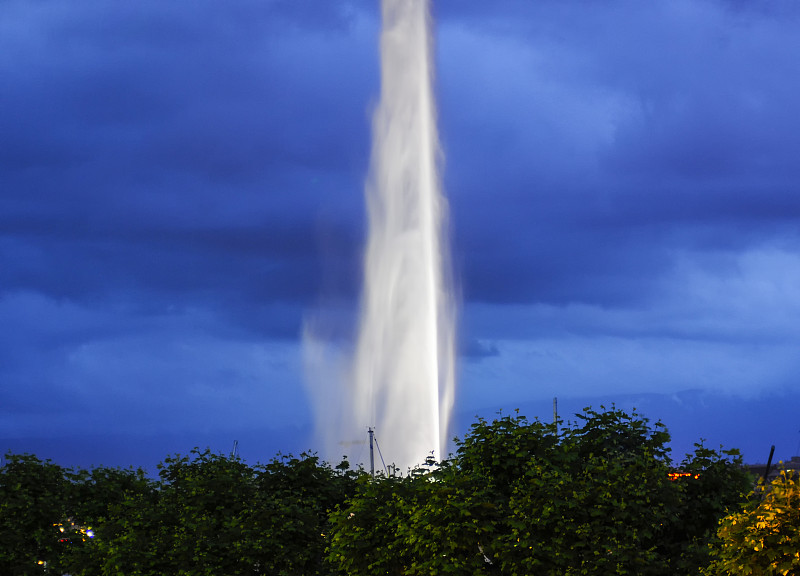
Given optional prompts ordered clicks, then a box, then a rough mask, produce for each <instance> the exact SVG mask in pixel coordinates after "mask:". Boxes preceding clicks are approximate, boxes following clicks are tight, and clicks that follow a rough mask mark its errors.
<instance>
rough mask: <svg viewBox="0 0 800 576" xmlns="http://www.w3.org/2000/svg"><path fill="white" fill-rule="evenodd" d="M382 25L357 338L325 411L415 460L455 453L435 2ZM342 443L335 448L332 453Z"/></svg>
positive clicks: (326, 427) (335, 426)
mask: <svg viewBox="0 0 800 576" xmlns="http://www.w3.org/2000/svg"><path fill="white" fill-rule="evenodd" d="M382 25H383V28H382V33H381V96H380V102H379V104H378V107H377V109H376V110H375V113H374V117H373V125H372V136H373V145H372V156H371V164H370V172H369V176H368V179H367V184H366V187H365V193H366V200H367V208H368V215H369V234H368V243H367V249H366V255H365V261H364V285H363V292H362V296H361V317H360V324H359V333H358V340H357V342H356V346H355V351H354V353H353V357H352V365H351V366H350V368H349V369H348V370H347V371H346V375H345V376H344V377H343V379H344V380H345V382H344V383H343V385H342V390H341V391H340V392H341V394H335V393H330V392H331V391H330V390H329V391H328V392H329V394H323V395H322V396H321V398H322V400H321V401H320V400H319V399H318V406H317V414H318V416H319V415H322V418H318V422H319V421H320V420H323V421H324V422H325V423H323V424H322V428H323V430H321V435H322V436H325V437H326V438H328V439H329V440H336V439H339V441H345V442H347V441H349V442H353V441H358V439H360V438H363V437H364V436H365V435H366V431H367V429H368V427H373V428H374V429H375V431H376V434H377V435H378V437H379V438H380V442H381V449H382V452H383V455H384V457H385V458H386V460H387V462H393V463H394V464H396V465H397V466H398V467H399V468H400V470H405V469H407V468H409V467H412V466H414V465H417V464H421V463H422V462H423V461H424V460H425V459H426V457H427V456H430V455H431V454H433V455H434V456H435V458H437V459H440V458H441V457H442V456H446V455H447V454H446V452H445V451H446V446H447V440H448V427H449V423H450V414H451V411H452V405H453V396H454V380H455V346H454V332H455V329H454V323H455V306H454V300H453V296H452V291H451V288H450V283H449V280H450V275H449V249H448V245H447V238H446V234H445V233H444V229H445V223H446V212H447V205H446V201H445V199H444V197H443V195H442V192H441V186H440V177H439V171H438V165H439V161H440V156H441V151H440V148H439V141H438V135H437V131H436V113H435V104H434V97H433V87H432V83H433V66H432V54H431V52H432V50H431V48H432V37H431V31H430V29H431V19H430V13H429V7H428V1H427V0H382ZM336 400H339V401H340V402H341V404H340V406H339V417H338V418H336V417H333V415H332V414H331V410H336V408H334V406H335V401H336ZM337 448H338V449H337ZM342 453H343V451H342V449H341V444H339V446H336V445H335V444H331V443H329V445H328V447H327V448H326V457H328V458H329V459H331V458H338V457H340V456H341V454H342Z"/></svg>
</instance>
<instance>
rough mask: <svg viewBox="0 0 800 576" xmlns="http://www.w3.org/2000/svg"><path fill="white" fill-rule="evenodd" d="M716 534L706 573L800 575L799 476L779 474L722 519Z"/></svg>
mask: <svg viewBox="0 0 800 576" xmlns="http://www.w3.org/2000/svg"><path fill="white" fill-rule="evenodd" d="M762 488H763V487H762ZM717 535H718V537H719V541H718V542H716V543H715V544H714V546H713V549H712V556H713V561H712V563H711V566H710V567H709V570H708V571H707V572H706V573H707V574H720V575H721V574H742V575H752V576H762V575H764V576H766V575H773V574H781V575H787V574H791V575H795V574H800V475H798V474H797V473H795V472H793V471H786V470H783V471H781V474H780V476H778V477H777V478H776V479H775V480H774V481H773V482H772V484H770V485H769V486H768V487H767V488H766V490H763V491H762V490H760V491H759V492H754V493H752V494H751V498H750V501H749V502H748V504H747V506H746V507H745V509H744V510H743V511H741V512H736V513H732V514H729V515H728V516H726V517H725V518H723V519H722V521H721V522H720V525H719V530H718V532H717Z"/></svg>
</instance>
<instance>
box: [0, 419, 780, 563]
mask: <svg viewBox="0 0 800 576" xmlns="http://www.w3.org/2000/svg"><path fill="white" fill-rule="evenodd" d="M576 416H577V419H576V421H575V422H573V423H571V424H568V425H563V424H562V425H561V426H560V427H556V426H555V425H553V424H543V423H541V422H539V421H529V420H527V419H526V418H524V417H522V416H518V415H514V416H501V417H498V418H497V419H495V420H494V421H492V422H488V421H486V420H483V419H478V420H477V421H476V422H475V423H474V424H473V425H472V426H471V428H470V430H469V432H468V433H467V435H466V437H465V438H464V439H463V440H457V441H456V446H457V450H456V453H455V454H454V455H452V456H451V457H450V458H448V459H447V460H445V461H443V462H439V463H430V465H427V466H422V467H420V468H418V469H415V470H412V471H410V473H408V474H404V475H378V476H377V477H375V478H372V477H370V475H369V474H367V473H366V472H365V471H364V470H361V469H358V470H353V469H351V468H350V466H349V464H348V463H347V461H346V460H344V461H342V462H341V463H340V464H339V465H337V466H335V467H333V466H331V465H329V464H327V463H324V462H321V461H320V460H319V459H318V458H317V457H316V456H315V455H313V454H302V455H301V456H300V457H292V456H279V457H277V458H275V459H273V460H272V461H271V462H269V463H268V464H258V465H255V466H251V465H248V464H246V463H245V462H243V461H242V460H240V459H238V458H235V457H229V456H225V455H217V454H212V453H211V452H209V451H201V450H197V449H195V450H193V451H192V452H191V453H190V455H189V456H180V455H178V456H172V457H168V458H166V459H165V460H164V461H163V463H162V464H160V465H159V474H158V478H151V477H149V476H147V474H145V472H144V471H143V470H134V469H118V468H104V467H99V468H94V469H91V470H83V469H68V468H62V467H60V466H58V465H57V464H55V463H53V462H50V461H42V460H39V459H38V458H36V457H35V456H33V455H26V454H25V455H15V454H8V455H6V463H5V466H3V467H2V468H0V574H3V575H8V576H15V575H27V574H45V573H49V574H72V575H73V576H94V575H97V576H101V575H102V576H111V575H114V576H117V575H125V576H144V575H148V576H150V575H159V576H162V575H215V576H220V575H225V576H233V575H239V574H242V575H245V574H247V575H250V574H269V575H285V576H290V575H291V576H296V575H307V576H311V575H327V574H341V575H348V576H358V575H378V574H380V575H384V574H393V575H395V574H396V575H400V574H418V575H423V574H425V575H427V574H464V575H476V574H506V575H520V576H522V575H530V574H537V575H559V576H561V575H565V574H598V575H599V574H637V575H650V574H652V575H670V576H672V575H680V574H697V573H698V571H699V570H700V569H701V568H702V569H704V570H711V569H712V568H713V566H714V565H715V564H713V562H712V560H713V559H714V558H713V554H714V552H713V551H714V548H713V547H711V546H710V544H714V545H715V546H716V547H717V548H720V545H719V542H718V541H717V540H716V536H715V534H716V533H717V528H718V525H719V522H720V520H721V519H722V518H723V517H725V516H726V515H728V514H732V513H737V512H741V511H742V510H747V508H743V507H744V506H750V509H753V508H754V505H752V504H747V502H748V498H747V494H748V493H750V492H751V489H752V478H751V477H750V475H749V474H748V473H747V472H746V471H745V470H744V469H743V468H742V465H741V464H742V463H741V458H740V456H739V455H738V453H737V452H736V451H735V450H730V451H724V450H721V449H720V450H713V449H709V448H707V447H704V446H702V445H700V444H698V445H696V449H695V451H694V452H693V453H692V454H688V455H686V457H685V458H684V459H683V460H682V461H680V462H673V461H672V460H671V458H670V455H669V449H668V448H667V443H668V441H669V435H668V433H667V431H666V429H665V428H664V427H663V426H662V425H661V424H660V423H656V424H654V425H651V424H650V423H649V421H648V420H647V419H646V418H643V417H641V416H639V415H638V414H636V413H635V412H633V413H626V412H624V411H621V410H616V409H611V410H605V409H603V410H602V411H599V412H598V411H593V410H591V409H586V410H585V411H584V412H582V413H581V414H578V415H576ZM750 500H751V501H752V500H753V497H752V494H751V496H750ZM731 565H733V564H731V563H729V564H726V565H725V566H726V568H725V569H727V568H729V567H730V566H731ZM709 566H711V568H709ZM716 566H717V567H718V568H719V570H720V571H719V572H718V573H728V572H724V571H722V570H723V568H722V567H723V563H722V562H721V561H717V564H716ZM708 573H711V572H708ZM754 573H756V572H754ZM764 573H768V572H764ZM770 573H771V572H770Z"/></svg>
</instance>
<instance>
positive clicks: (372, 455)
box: [368, 426, 375, 478]
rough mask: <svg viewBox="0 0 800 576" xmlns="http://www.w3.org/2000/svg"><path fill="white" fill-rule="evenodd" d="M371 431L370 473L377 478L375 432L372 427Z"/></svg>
mask: <svg viewBox="0 0 800 576" xmlns="http://www.w3.org/2000/svg"><path fill="white" fill-rule="evenodd" d="M368 430H369V473H370V474H371V475H372V477H373V478H374V477H375V449H374V444H375V430H374V429H373V428H372V426H370V427H369V428H368Z"/></svg>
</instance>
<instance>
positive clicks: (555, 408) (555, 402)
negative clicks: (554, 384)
mask: <svg viewBox="0 0 800 576" xmlns="http://www.w3.org/2000/svg"><path fill="white" fill-rule="evenodd" d="M553 425H554V426H555V427H556V435H558V397H557V396H553Z"/></svg>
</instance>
